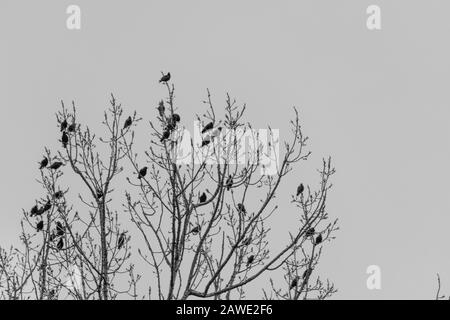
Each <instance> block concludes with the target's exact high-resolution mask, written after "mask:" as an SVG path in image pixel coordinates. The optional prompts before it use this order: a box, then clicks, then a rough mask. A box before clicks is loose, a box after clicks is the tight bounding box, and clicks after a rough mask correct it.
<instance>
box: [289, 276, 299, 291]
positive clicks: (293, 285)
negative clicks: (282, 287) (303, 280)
mask: <svg viewBox="0 0 450 320" xmlns="http://www.w3.org/2000/svg"><path fill="white" fill-rule="evenodd" d="M297 284H298V276H296V277H295V278H294V279H292V282H291V285H290V286H289V290H292V289H294V288H296V287H297Z"/></svg>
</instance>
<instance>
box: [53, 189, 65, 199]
mask: <svg viewBox="0 0 450 320" xmlns="http://www.w3.org/2000/svg"><path fill="white" fill-rule="evenodd" d="M63 195H64V193H63V192H62V191H61V190H58V191H56V192H55V194H54V195H53V197H54V198H55V199H59V198H61V197H62V196H63Z"/></svg>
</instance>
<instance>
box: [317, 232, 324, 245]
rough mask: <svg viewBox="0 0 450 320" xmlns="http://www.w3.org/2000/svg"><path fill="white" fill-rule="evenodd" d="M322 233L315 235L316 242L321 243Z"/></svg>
mask: <svg viewBox="0 0 450 320" xmlns="http://www.w3.org/2000/svg"><path fill="white" fill-rule="evenodd" d="M322 240H323V239H322V235H321V234H319V235H318V236H317V238H316V244H320V243H322Z"/></svg>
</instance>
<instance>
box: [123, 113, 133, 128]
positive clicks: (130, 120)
mask: <svg viewBox="0 0 450 320" xmlns="http://www.w3.org/2000/svg"><path fill="white" fill-rule="evenodd" d="M132 123H133V119H131V116H129V117H128V118H127V120H125V123H124V125H123V129H124V130H125V129H126V128H128V127H129V126H131V124H132Z"/></svg>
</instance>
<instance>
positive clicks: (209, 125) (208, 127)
mask: <svg viewBox="0 0 450 320" xmlns="http://www.w3.org/2000/svg"><path fill="white" fill-rule="evenodd" d="M213 127H214V123H213V122H210V123H208V124H207V125H206V126H205V127H204V128H203V130H202V133H205V132H207V131H209V130H211V129H212V128H213Z"/></svg>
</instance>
